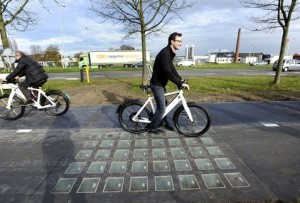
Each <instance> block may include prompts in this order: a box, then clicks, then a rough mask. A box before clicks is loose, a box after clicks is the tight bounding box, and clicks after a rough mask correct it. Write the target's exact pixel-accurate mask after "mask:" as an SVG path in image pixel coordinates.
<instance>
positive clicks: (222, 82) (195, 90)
mask: <svg viewBox="0 0 300 203" xmlns="http://www.w3.org/2000/svg"><path fill="white" fill-rule="evenodd" d="M273 80H274V77H273V76H207V77H195V78H189V85H190V88H191V91H185V93H186V95H187V96H188V97H191V98H194V99H197V98H199V99H201V98H202V97H203V98H204V97H207V96H210V97H211V96H215V97H217V98H216V99H215V100H213V101H214V102H216V101H231V100H232V97H238V98H241V99H243V100H247V101H256V100H260V101H261V100H300V92H299V87H300V77H299V76H285V77H282V78H281V84H280V85H273ZM116 83H118V84H120V86H126V87H128V91H130V92H132V93H136V94H140V93H141V89H140V85H141V79H138V78H133V79H97V80H92V81H91V83H90V84H87V83H85V82H84V83H81V82H79V81H48V82H47V83H46V85H45V88H46V89H60V90H64V89H66V88H70V87H76V88H80V87H82V86H93V88H96V87H94V86H97V85H99V86H101V85H107V84H116ZM167 89H168V90H169V91H171V90H175V89H177V87H176V86H175V85H174V84H173V83H171V82H169V84H168V86H167ZM110 91H112V92H113V90H111V89H110ZM227 97H228V99H225V98H227Z"/></svg>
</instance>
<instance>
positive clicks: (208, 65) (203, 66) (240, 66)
mask: <svg viewBox="0 0 300 203" xmlns="http://www.w3.org/2000/svg"><path fill="white" fill-rule="evenodd" d="M44 68H45V70H46V72H47V73H66V72H79V68H78V66H71V67H67V68H62V67H44ZM176 69H178V70H196V69H260V70H271V69H272V65H267V66H250V65H249V64H245V63H238V64H234V63H229V64H215V63H205V64H201V65H197V66H193V67H176ZM133 70H140V71H141V70H142V69H141V68H131V67H129V68H123V67H118V66H115V67H110V68H100V69H98V68H93V69H90V71H91V72H101V71H102V72H106V71H133ZM84 71H85V70H84ZM0 73H7V71H5V70H3V71H1V72H0Z"/></svg>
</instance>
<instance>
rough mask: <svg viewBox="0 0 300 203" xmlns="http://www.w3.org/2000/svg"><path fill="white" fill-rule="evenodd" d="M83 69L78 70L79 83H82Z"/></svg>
mask: <svg viewBox="0 0 300 203" xmlns="http://www.w3.org/2000/svg"><path fill="white" fill-rule="evenodd" d="M83 80H84V78H83V68H80V82H83Z"/></svg>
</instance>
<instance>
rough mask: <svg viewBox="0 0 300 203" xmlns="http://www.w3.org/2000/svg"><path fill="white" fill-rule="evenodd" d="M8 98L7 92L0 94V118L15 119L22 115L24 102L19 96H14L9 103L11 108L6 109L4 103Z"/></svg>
mask: <svg viewBox="0 0 300 203" xmlns="http://www.w3.org/2000/svg"><path fill="white" fill-rule="evenodd" d="M8 99H9V94H4V95H1V96H0V118H2V119H5V120H17V119H19V118H21V117H22V116H23V115H24V112H25V104H24V102H23V101H22V99H20V98H19V97H16V96H14V98H13V100H12V104H11V106H10V107H11V109H7V108H6V105H7V102H8Z"/></svg>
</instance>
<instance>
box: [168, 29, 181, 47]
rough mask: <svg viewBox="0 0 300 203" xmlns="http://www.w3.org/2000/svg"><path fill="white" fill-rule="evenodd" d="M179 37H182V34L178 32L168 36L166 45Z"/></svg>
mask: <svg viewBox="0 0 300 203" xmlns="http://www.w3.org/2000/svg"><path fill="white" fill-rule="evenodd" d="M181 35H182V34H181V33H179V32H173V33H172V34H170V36H169V40H168V45H171V41H172V40H175V39H176V37H177V36H178V37H181Z"/></svg>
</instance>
